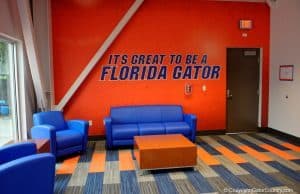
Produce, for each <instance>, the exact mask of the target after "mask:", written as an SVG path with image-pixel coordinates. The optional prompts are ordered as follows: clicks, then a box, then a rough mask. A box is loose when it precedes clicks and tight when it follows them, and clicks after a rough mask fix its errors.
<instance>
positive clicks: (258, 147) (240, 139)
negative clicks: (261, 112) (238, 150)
mask: <svg viewBox="0 0 300 194" xmlns="http://www.w3.org/2000/svg"><path fill="white" fill-rule="evenodd" d="M230 137H232V138H234V139H236V140H237V141H239V142H241V143H242V144H244V145H247V146H249V147H251V148H252V149H255V150H256V151H258V152H268V150H266V149H264V148H262V147H260V146H258V145H256V144H254V143H252V142H250V141H248V140H246V139H243V138H242V137H239V136H236V135H232V136H230Z"/></svg>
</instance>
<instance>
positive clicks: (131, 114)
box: [110, 106, 137, 124]
mask: <svg viewBox="0 0 300 194" xmlns="http://www.w3.org/2000/svg"><path fill="white" fill-rule="evenodd" d="M110 116H111V120H112V123H114V124H133V123H137V117H136V113H135V108H134V107H129V106H128V107H125V106H124V107H112V108H111V110H110Z"/></svg>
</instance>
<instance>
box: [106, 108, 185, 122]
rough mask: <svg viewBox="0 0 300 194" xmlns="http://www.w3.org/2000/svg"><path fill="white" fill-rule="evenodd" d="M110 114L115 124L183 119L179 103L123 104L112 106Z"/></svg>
mask: <svg viewBox="0 0 300 194" xmlns="http://www.w3.org/2000/svg"><path fill="white" fill-rule="evenodd" d="M110 116H111V118H112V122H113V123H115V124H125V123H153V122H174V121H182V120H183V111H182V107H181V106H179V105H147V106H123V107H112V108H111V110H110Z"/></svg>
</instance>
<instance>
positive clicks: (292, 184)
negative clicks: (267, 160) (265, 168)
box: [270, 173, 300, 193]
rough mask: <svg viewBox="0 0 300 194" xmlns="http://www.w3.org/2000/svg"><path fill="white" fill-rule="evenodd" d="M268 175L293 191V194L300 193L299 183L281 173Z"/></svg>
mask: <svg viewBox="0 0 300 194" xmlns="http://www.w3.org/2000/svg"><path fill="white" fill-rule="evenodd" d="M270 175H271V176H272V177H274V178H276V179H278V180H280V182H282V183H283V184H284V185H286V186H287V187H289V188H291V189H293V190H294V191H295V192H298V193H300V186H299V182H298V181H295V180H294V179H292V178H290V177H288V176H286V175H284V174H282V173H270Z"/></svg>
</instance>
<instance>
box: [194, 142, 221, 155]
mask: <svg viewBox="0 0 300 194" xmlns="http://www.w3.org/2000/svg"><path fill="white" fill-rule="evenodd" d="M196 143H197V144H198V145H199V146H200V147H202V148H203V149H204V150H206V151H207V152H208V153H210V154H211V155H220V154H221V153H220V152H219V151H217V150H216V149H215V148H213V147H212V146H210V145H209V144H208V143H206V142H203V141H200V142H196Z"/></svg>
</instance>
